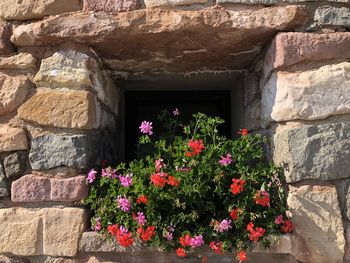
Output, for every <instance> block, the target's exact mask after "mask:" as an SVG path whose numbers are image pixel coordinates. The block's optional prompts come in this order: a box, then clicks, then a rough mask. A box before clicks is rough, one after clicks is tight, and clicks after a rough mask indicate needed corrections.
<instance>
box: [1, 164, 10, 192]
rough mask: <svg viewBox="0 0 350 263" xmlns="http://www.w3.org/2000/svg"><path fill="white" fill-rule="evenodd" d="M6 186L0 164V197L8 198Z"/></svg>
mask: <svg viewBox="0 0 350 263" xmlns="http://www.w3.org/2000/svg"><path fill="white" fill-rule="evenodd" d="M9 195H10V193H9V189H8V184H7V180H6V176H5V171H4V168H3V166H2V164H1V162H0V197H5V196H9Z"/></svg>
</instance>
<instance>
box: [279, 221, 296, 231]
mask: <svg viewBox="0 0 350 263" xmlns="http://www.w3.org/2000/svg"><path fill="white" fill-rule="evenodd" d="M293 230H294V225H293V223H292V221H290V220H285V221H284V224H283V226H282V227H281V231H282V232H283V233H290V232H292V231H293Z"/></svg>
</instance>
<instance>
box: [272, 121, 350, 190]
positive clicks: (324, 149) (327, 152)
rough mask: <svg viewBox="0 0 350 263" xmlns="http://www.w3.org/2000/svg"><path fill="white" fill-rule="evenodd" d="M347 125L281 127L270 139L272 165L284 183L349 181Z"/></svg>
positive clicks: (349, 163) (349, 156)
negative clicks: (282, 174)
mask: <svg viewBox="0 0 350 263" xmlns="http://www.w3.org/2000/svg"><path fill="white" fill-rule="evenodd" d="M349 134H350V123H349V122H334V123H326V124H319V125H293V124H289V125H283V126H280V127H279V128H278V129H277V131H276V133H275V135H274V138H273V140H274V142H273V143H274V161H275V162H276V163H278V164H282V165H284V166H285V176H286V180H287V182H290V183H291V182H298V181H302V180H308V179H315V180H336V179H340V178H348V177H350V170H349V167H350V144H349Z"/></svg>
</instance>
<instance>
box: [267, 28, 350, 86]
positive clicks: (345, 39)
mask: <svg viewBox="0 0 350 263" xmlns="http://www.w3.org/2000/svg"><path fill="white" fill-rule="evenodd" d="M349 46H350V32H337V33H327V34H313V33H300V32H288V33H279V34H277V36H276V37H275V38H274V39H273V41H272V44H271V46H270V47H269V49H268V51H267V54H266V57H265V62H264V78H265V80H266V77H268V76H269V75H270V73H271V72H272V71H273V70H275V69H279V68H287V67H289V66H292V65H294V64H297V63H299V62H302V61H306V62H310V61H322V60H330V59H346V58H350V49H349Z"/></svg>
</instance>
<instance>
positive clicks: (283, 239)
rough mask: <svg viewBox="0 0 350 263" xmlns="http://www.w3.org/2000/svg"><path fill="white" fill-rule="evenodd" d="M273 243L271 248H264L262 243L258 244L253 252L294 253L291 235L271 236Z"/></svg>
mask: <svg viewBox="0 0 350 263" xmlns="http://www.w3.org/2000/svg"><path fill="white" fill-rule="evenodd" d="M269 240H270V242H271V245H270V247H269V248H267V249H266V248H264V247H263V246H261V244H259V243H258V244H257V245H256V246H255V247H254V248H253V250H252V252H253V253H264V254H270V253H271V254H292V241H291V237H290V236H289V235H280V236H270V237H269Z"/></svg>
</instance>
